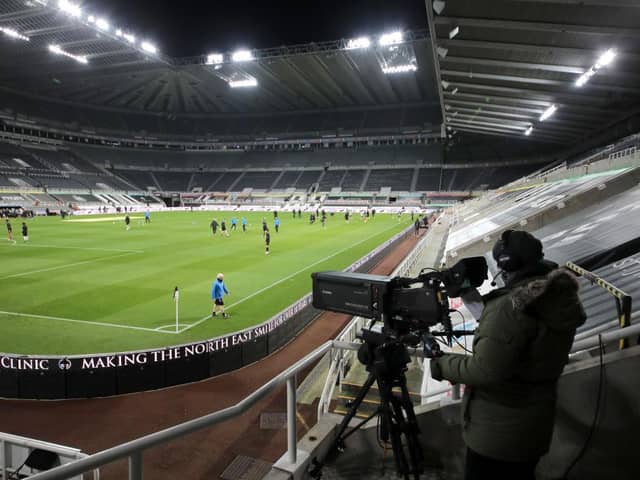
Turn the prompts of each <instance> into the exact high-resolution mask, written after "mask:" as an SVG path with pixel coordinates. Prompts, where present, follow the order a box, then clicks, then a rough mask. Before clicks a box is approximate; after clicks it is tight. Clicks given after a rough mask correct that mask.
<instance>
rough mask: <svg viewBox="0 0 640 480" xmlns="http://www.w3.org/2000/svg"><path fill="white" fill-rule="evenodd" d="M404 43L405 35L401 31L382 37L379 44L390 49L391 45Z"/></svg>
mask: <svg viewBox="0 0 640 480" xmlns="http://www.w3.org/2000/svg"><path fill="white" fill-rule="evenodd" d="M403 41H404V34H403V33H402V32H401V31H399V30H398V31H397V32H391V33H385V34H384V35H381V36H380V39H379V40H378V43H379V44H380V46H381V47H388V46H391V45H397V44H399V43H402V42H403Z"/></svg>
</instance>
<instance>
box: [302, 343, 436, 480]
mask: <svg viewBox="0 0 640 480" xmlns="http://www.w3.org/2000/svg"><path fill="white" fill-rule="evenodd" d="M363 334H364V335H363V338H364V340H365V343H363V344H362V346H361V347H360V350H358V359H359V360H360V361H361V362H362V363H363V364H364V365H366V369H367V371H368V372H369V376H368V378H367V381H366V382H365V383H364V385H363V386H362V387H361V388H360V391H359V392H358V395H357V396H356V398H355V400H353V403H352V404H351V406H350V408H349V412H348V413H347V415H346V416H345V417H344V419H343V420H342V422H341V423H340V426H339V427H338V431H337V433H336V438H335V440H334V441H333V443H332V445H331V446H330V447H329V450H328V451H327V454H326V455H325V457H324V458H322V459H321V460H318V459H314V460H313V462H312V465H311V468H310V469H309V474H310V475H311V476H312V477H314V478H320V477H321V476H322V467H323V466H324V463H325V461H326V457H327V456H328V455H330V454H331V453H333V452H334V451H336V450H337V451H339V452H343V451H344V450H345V449H346V445H345V440H346V439H347V438H348V437H349V436H351V435H352V434H353V433H354V432H356V431H357V430H358V429H360V427H362V426H363V425H364V424H365V423H367V422H368V421H369V420H371V419H372V418H373V417H375V416H379V417H380V420H379V421H380V438H381V439H382V441H384V442H389V441H391V448H392V451H393V456H394V459H395V464H396V470H397V471H398V473H399V474H400V475H402V476H403V477H404V478H405V479H409V478H410V475H413V477H414V478H415V479H418V478H419V477H420V474H421V473H423V472H424V455H423V451H422V445H421V444H420V440H419V438H418V434H419V433H420V429H419V428H418V423H417V421H416V416H415V412H414V410H413V404H412V403H411V398H410V397H409V390H408V389H407V379H406V376H405V372H406V371H407V364H408V363H409V362H410V361H411V358H410V357H409V354H408V352H407V347H406V346H405V345H404V344H403V343H402V342H401V341H400V340H397V339H389V338H387V337H386V336H385V335H383V334H380V333H376V332H372V331H364V332H363ZM374 383H377V385H378V390H379V392H380V406H379V407H378V408H377V409H376V411H375V412H373V413H372V414H371V415H370V416H369V417H367V418H366V419H364V420H362V421H360V422H359V423H358V424H357V425H355V426H354V427H353V428H351V429H350V430H348V431H347V429H348V427H349V422H350V421H351V420H352V419H353V417H354V416H355V415H356V413H357V411H358V408H359V407H360V405H361V403H362V401H363V400H364V398H365V397H366V395H367V393H368V392H369V390H370V389H371V387H372V386H373V384H374ZM395 387H398V388H399V389H400V392H394V391H393V389H394V388H395Z"/></svg>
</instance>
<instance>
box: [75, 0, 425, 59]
mask: <svg viewBox="0 0 640 480" xmlns="http://www.w3.org/2000/svg"><path fill="white" fill-rule="evenodd" d="M82 5H83V9H84V11H86V12H87V13H95V14H96V15H102V16H103V17H105V18H107V19H108V20H109V21H110V22H111V24H112V25H116V26H119V27H123V29H124V28H127V29H130V30H131V32H132V33H134V34H136V35H137V36H138V37H139V38H148V39H149V40H152V41H153V42H155V43H156V45H157V46H158V47H159V48H160V51H161V52H162V53H164V54H166V55H169V56H172V57H182V56H190V55H199V54H204V53H209V52H213V51H221V52H228V51H232V50H235V49H237V48H239V47H245V48H268V47H276V46H280V45H293V44H297V43H309V42H314V41H315V42H319V41H325V40H337V39H340V38H353V37H357V36H359V35H363V34H369V35H377V34H379V33H382V32H384V31H386V30H389V29H394V28H403V29H408V30H417V29H422V28H426V25H427V19H426V11H425V2H424V0H366V1H364V0H342V1H336V0H316V1H314V0H297V1H291V0H290V1H289V2H286V1H282V0H254V1H247V0H233V1H229V0H223V1H220V0H209V1H208V2H205V1H200V0H197V1H188V0H182V1H176V0H166V1H164V2H163V1H158V0H87V1H85V2H83V3H82Z"/></svg>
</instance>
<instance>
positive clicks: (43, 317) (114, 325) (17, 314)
mask: <svg viewBox="0 0 640 480" xmlns="http://www.w3.org/2000/svg"><path fill="white" fill-rule="evenodd" d="M2 314H4V315H9V316H12V317H27V318H38V319H41V320H56V321H59V322H68V323H83V324H86V325H92V326H96V325H98V326H100V327H110V328H124V329H127V330H140V331H143V332H156V333H164V334H170V335H175V334H176V332H164V331H162V330H158V329H153V328H145V327H134V326H132V325H119V324H117V323H106V322H92V321H90V320H78V319H75V318H64V317H52V316H49V315H36V314H33V313H21V312H7V311H4V310H0V315H2ZM174 327H175V324H174Z"/></svg>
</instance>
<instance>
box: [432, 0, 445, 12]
mask: <svg viewBox="0 0 640 480" xmlns="http://www.w3.org/2000/svg"><path fill="white" fill-rule="evenodd" d="M446 5H447V3H446V2H444V1H441V0H434V2H433V11H434V12H436V13H437V14H438V15H440V14H441V13H442V12H443V11H444V7H445V6H446Z"/></svg>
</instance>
